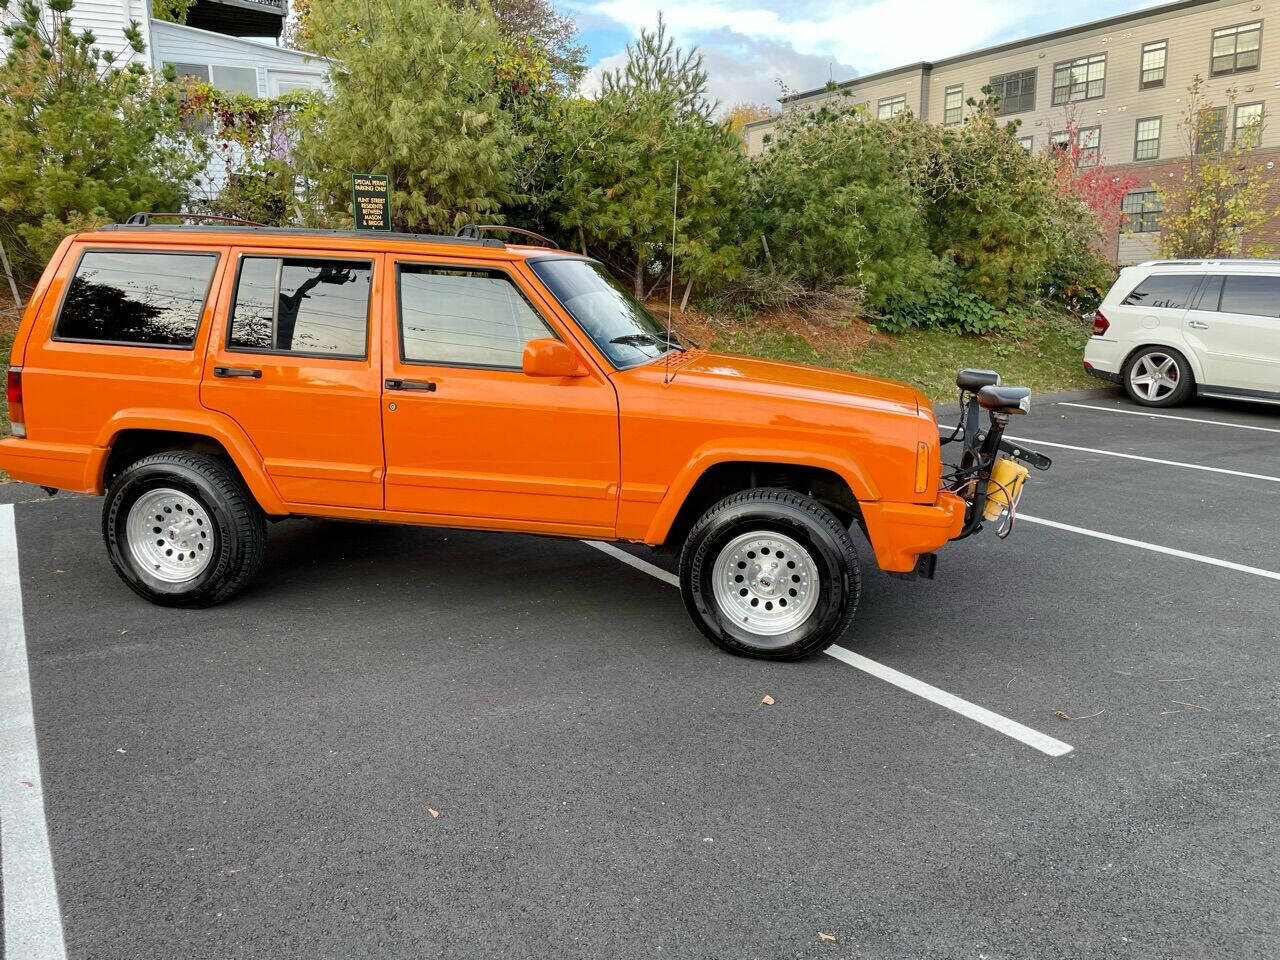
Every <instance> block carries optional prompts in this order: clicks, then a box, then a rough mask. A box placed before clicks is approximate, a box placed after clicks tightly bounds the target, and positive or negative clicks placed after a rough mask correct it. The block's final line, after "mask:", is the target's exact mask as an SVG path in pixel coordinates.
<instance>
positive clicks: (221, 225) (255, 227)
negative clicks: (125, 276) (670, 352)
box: [98, 213, 506, 249]
mask: <svg viewBox="0 0 1280 960" xmlns="http://www.w3.org/2000/svg"><path fill="white" fill-rule="evenodd" d="M158 216H166V214H158V213H135V214H134V215H133V216H131V217H130V218H129V219H128V220H127V221H125V222H124V223H108V224H104V225H103V226H101V227H99V228H98V229H99V230H103V231H115V230H139V231H144V230H160V231H169V230H180V231H182V232H183V233H204V232H213V233H227V232H233V233H242V232H243V233H257V234H273V235H279V236H284V237H299V236H302V237H341V238H342V239H344V240H371V239H373V240H394V241H398V242H406V241H407V242H411V243H412V242H417V243H456V244H461V245H465V246H471V247H476V246H479V247H500V248H504V249H505V248H506V244H505V243H503V242H502V241H501V240H495V239H493V238H491V237H481V238H472V237H449V236H443V235H437V234H430V233H398V232H394V231H392V232H383V231H378V232H371V231H368V230H326V229H321V228H317V227H269V226H264V225H262V224H258V223H253V222H251V221H248V220H236V219H235V218H233V217H216V218H211V217H205V216H203V215H198V214H191V215H190V216H188V214H185V213H179V214H168V216H176V217H182V218H188V219H195V220H206V219H212V220H213V221H214V222H212V223H152V222H151V218H152V217H158Z"/></svg>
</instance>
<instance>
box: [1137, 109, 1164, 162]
mask: <svg viewBox="0 0 1280 960" xmlns="http://www.w3.org/2000/svg"><path fill="white" fill-rule="evenodd" d="M1158 156H1160V118H1159V117H1147V118H1146V119H1145V120H1139V121H1138V124H1137V134H1136V136H1135V137H1134V146H1133V159H1135V160H1154V159H1156V157H1158Z"/></svg>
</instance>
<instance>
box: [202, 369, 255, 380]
mask: <svg viewBox="0 0 1280 960" xmlns="http://www.w3.org/2000/svg"><path fill="white" fill-rule="evenodd" d="M213 375H214V376H215V377H222V378H223V379H224V380H226V379H230V378H232V377H243V378H244V379H246V380H261V379H262V371H261V370H252V369H250V368H248V367H214V368H213Z"/></svg>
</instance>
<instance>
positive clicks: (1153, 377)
mask: <svg viewBox="0 0 1280 960" xmlns="http://www.w3.org/2000/svg"><path fill="white" fill-rule="evenodd" d="M1124 389H1125V392H1126V393H1127V394H1129V396H1130V398H1131V399H1133V400H1134V401H1135V402H1136V403H1140V404H1142V405H1143V406H1144V407H1172V406H1176V405H1177V404H1180V403H1182V402H1183V401H1185V400H1186V399H1187V397H1188V396H1190V395H1191V392H1192V391H1193V390H1194V389H1195V375H1194V374H1192V372H1191V365H1190V364H1189V363H1187V360H1186V357H1184V356H1183V355H1182V354H1181V353H1179V352H1178V351H1177V350H1174V349H1172V348H1171V347H1143V348H1142V349H1141V350H1138V351H1136V352H1135V353H1134V354H1133V356H1131V357H1130V358H1129V360H1128V362H1127V363H1126V364H1125V366H1124Z"/></svg>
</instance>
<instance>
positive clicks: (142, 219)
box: [125, 210, 266, 227]
mask: <svg viewBox="0 0 1280 960" xmlns="http://www.w3.org/2000/svg"><path fill="white" fill-rule="evenodd" d="M156 217H177V218H178V219H179V220H210V221H213V222H215V223H233V224H236V225H237V226H241V227H265V226H266V224H265V223H258V222H257V221H256V220H241V219H240V218H239V217H220V216H218V215H216V214H212V213H156V212H152V211H142V210H139V211H138V212H137V213H135V214H133V216H131V217H130V218H129V219H128V220H126V221H125V223H126V224H127V225H128V226H131V227H149V226H151V221H152V220H153V219H154V218H156Z"/></svg>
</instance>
